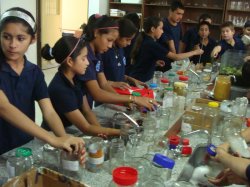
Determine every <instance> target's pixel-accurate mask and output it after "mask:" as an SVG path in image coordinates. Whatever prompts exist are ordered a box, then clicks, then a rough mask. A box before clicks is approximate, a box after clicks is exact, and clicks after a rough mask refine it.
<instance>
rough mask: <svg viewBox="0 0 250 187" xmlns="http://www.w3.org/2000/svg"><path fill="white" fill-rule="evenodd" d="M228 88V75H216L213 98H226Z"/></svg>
mask: <svg viewBox="0 0 250 187" xmlns="http://www.w3.org/2000/svg"><path fill="white" fill-rule="evenodd" d="M230 89H231V80H230V77H229V76H225V75H218V76H217V77H216V80H215V87H214V98H215V99H216V100H218V101H223V100H228V99H229V96H230Z"/></svg>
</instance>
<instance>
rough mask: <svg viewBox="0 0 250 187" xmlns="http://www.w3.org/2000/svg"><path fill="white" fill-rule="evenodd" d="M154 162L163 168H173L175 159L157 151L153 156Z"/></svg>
mask: <svg viewBox="0 0 250 187" xmlns="http://www.w3.org/2000/svg"><path fill="white" fill-rule="evenodd" d="M153 163H154V164H157V165H159V166H161V167H163V168H168V169H173V167H174V165H175V161H174V160H172V159H170V158H168V157H166V156H165V155H162V154H159V153H156V154H155V155H154V158H153Z"/></svg>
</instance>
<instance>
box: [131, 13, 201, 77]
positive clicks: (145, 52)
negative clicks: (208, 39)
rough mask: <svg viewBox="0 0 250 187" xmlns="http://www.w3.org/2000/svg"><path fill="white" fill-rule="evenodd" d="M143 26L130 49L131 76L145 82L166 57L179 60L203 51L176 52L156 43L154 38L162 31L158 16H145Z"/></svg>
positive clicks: (157, 37) (158, 36) (161, 23)
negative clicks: (131, 49)
mask: <svg viewBox="0 0 250 187" xmlns="http://www.w3.org/2000/svg"><path fill="white" fill-rule="evenodd" d="M143 28H144V32H142V33H141V35H140V36H138V38H137V41H136V44H135V46H134V49H133V51H132V59H133V63H134V67H133V69H132V71H131V76H132V77H134V78H136V79H138V80H140V81H143V82H146V81H149V80H150V79H152V78H153V75H154V71H155V67H156V65H160V66H161V65H162V62H163V60H165V59H166V57H168V58H170V59H173V60H181V59H184V58H189V57H191V56H193V55H199V54H202V53H203V50H201V49H197V50H194V51H190V52H187V53H180V54H176V53H173V52H170V51H169V50H168V49H166V48H165V47H163V46H162V45H161V44H159V43H157V42H156V40H157V39H159V38H160V36H161V35H162V33H163V29H162V28H163V22H162V20H161V19H160V18H158V17H149V18H147V19H146V21H145V22H144V24H143Z"/></svg>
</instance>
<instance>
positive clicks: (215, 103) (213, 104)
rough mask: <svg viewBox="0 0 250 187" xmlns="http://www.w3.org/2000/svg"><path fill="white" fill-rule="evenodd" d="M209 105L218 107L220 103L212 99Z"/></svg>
mask: <svg viewBox="0 0 250 187" xmlns="http://www.w3.org/2000/svg"><path fill="white" fill-rule="evenodd" d="M208 106H209V107H212V108H218V107H219V103H217V102H214V101H212V102H209V103H208Z"/></svg>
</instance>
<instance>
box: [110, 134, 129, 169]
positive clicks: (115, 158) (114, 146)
mask: <svg viewBox="0 0 250 187" xmlns="http://www.w3.org/2000/svg"><path fill="white" fill-rule="evenodd" d="M125 152H126V150H125V145H124V141H123V140H122V139H119V138H115V139H112V140H111V142H110V148H109V169H110V173H111V174H112V171H113V169H115V168H117V167H119V166H122V165H124V160H125Z"/></svg>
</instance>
